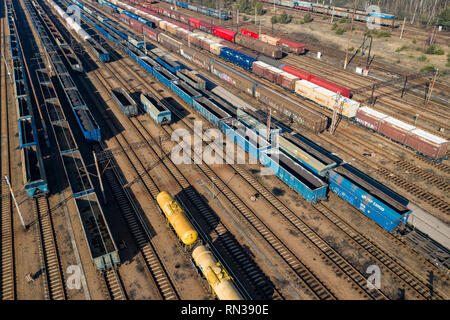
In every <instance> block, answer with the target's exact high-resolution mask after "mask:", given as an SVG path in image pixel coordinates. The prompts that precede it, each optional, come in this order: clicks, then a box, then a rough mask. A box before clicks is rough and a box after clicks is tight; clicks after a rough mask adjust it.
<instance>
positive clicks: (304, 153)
mask: <svg viewBox="0 0 450 320" xmlns="http://www.w3.org/2000/svg"><path fill="white" fill-rule="evenodd" d="M278 143H279V147H280V150H281V151H282V152H284V153H285V154H287V155H288V156H290V157H292V158H293V159H294V160H295V161H297V162H299V163H301V164H302V165H303V166H305V167H306V168H308V169H309V170H311V171H312V172H314V173H315V174H317V175H319V176H321V177H325V176H326V175H327V173H328V172H329V171H330V170H331V169H333V168H334V167H336V166H337V164H338V162H336V161H334V159H332V158H330V157H329V156H327V155H326V154H324V153H321V152H319V151H318V150H317V149H315V148H313V147H311V146H310V145H308V144H307V143H305V141H303V140H302V139H300V136H295V135H293V136H290V135H283V136H280V137H279V140H278Z"/></svg>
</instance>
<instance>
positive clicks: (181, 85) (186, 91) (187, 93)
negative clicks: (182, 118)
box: [171, 80, 202, 106]
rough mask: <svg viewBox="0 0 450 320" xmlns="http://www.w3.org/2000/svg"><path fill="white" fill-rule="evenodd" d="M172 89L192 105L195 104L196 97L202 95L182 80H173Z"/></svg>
mask: <svg viewBox="0 0 450 320" xmlns="http://www.w3.org/2000/svg"><path fill="white" fill-rule="evenodd" d="M171 89H172V91H173V92H175V93H176V94H177V95H178V96H179V97H180V98H181V99H183V100H184V101H186V102H187V103H188V104H189V105H191V106H192V105H193V104H194V99H197V98H200V97H201V96H202V94H201V93H200V92H198V91H197V90H195V89H194V88H192V87H191V86H190V85H188V84H187V83H185V82H184V81H181V80H175V81H174V82H172V86H171Z"/></svg>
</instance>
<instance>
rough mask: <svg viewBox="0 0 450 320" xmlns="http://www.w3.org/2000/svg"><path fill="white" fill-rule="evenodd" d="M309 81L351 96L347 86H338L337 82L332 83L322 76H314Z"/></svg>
mask: <svg viewBox="0 0 450 320" xmlns="http://www.w3.org/2000/svg"><path fill="white" fill-rule="evenodd" d="M286 72H287V71H286ZM308 81H309V82H312V83H314V84H317V85H318V86H320V87H322V88H325V89H328V90H330V91H333V92H336V93H337V92H340V93H341V96H344V97H347V98H350V89H345V88H343V87H341V86H338V85H337V84H334V83H331V82H329V81H326V80H324V79H322V78H319V77H315V76H312V77H311V78H310V79H309V80H308Z"/></svg>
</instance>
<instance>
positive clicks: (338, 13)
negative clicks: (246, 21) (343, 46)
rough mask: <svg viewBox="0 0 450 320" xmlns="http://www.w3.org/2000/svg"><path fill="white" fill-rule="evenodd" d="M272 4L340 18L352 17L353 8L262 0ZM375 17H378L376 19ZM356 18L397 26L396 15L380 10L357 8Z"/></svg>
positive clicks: (357, 19)
mask: <svg viewBox="0 0 450 320" xmlns="http://www.w3.org/2000/svg"><path fill="white" fill-rule="evenodd" d="M262 1H263V2H267V3H269V4H271V5H273V4H276V5H279V6H283V7H289V8H293V9H297V10H302V11H309V12H315V13H320V14H326V15H330V16H335V17H340V18H349V19H351V18H352V15H353V9H349V8H342V7H335V6H331V5H326V4H319V3H313V2H307V1H295V0H262ZM374 17H375V18H376V19H374ZM354 19H355V20H356V21H361V22H369V23H373V24H379V25H383V26H388V27H392V28H394V27H396V26H397V25H396V24H395V16H394V15H391V14H386V13H379V12H368V11H363V10H356V12H355V16H354Z"/></svg>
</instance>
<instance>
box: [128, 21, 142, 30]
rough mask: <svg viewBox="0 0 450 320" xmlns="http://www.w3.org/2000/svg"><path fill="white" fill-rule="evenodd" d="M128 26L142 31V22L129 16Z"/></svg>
mask: <svg viewBox="0 0 450 320" xmlns="http://www.w3.org/2000/svg"><path fill="white" fill-rule="evenodd" d="M130 26H131V27H132V28H133V29H134V30H136V31H139V32H142V27H143V26H144V24H143V23H142V22H140V21H137V20H136V19H133V18H131V19H130Z"/></svg>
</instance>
